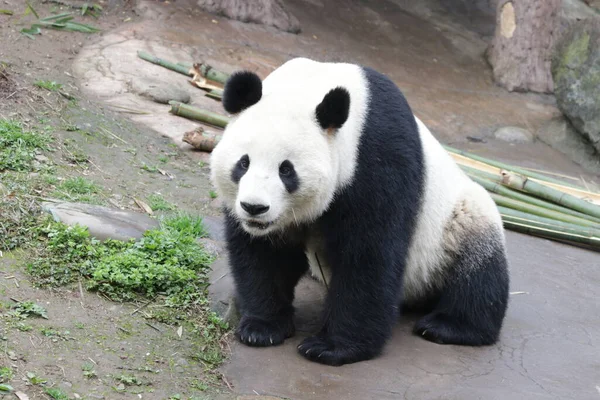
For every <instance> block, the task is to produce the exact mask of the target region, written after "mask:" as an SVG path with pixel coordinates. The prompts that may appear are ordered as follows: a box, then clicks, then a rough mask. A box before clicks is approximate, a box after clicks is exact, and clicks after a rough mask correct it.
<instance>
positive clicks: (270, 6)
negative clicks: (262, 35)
mask: <svg viewBox="0 0 600 400" xmlns="http://www.w3.org/2000/svg"><path fill="white" fill-rule="evenodd" d="M197 4H198V6H199V7H200V8H202V9H203V10H205V11H208V12H210V13H214V14H218V15H223V16H225V17H227V18H230V19H235V20H238V21H242V22H251V23H255V24H263V25H270V26H274V27H275V28H277V29H280V30H282V31H285V32H291V33H300V31H301V29H300V22H299V21H298V19H297V18H296V17H295V16H294V15H293V14H291V13H289V12H288V11H287V10H286V8H285V5H284V4H283V2H282V1H281V0H254V1H244V0H198V2H197Z"/></svg>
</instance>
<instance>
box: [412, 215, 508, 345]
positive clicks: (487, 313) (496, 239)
mask: <svg viewBox="0 0 600 400" xmlns="http://www.w3.org/2000/svg"><path fill="white" fill-rule="evenodd" d="M461 242H462V243H461V244H460V246H459V248H458V249H457V250H458V251H457V252H456V254H455V256H454V261H453V263H452V264H451V267H450V268H449V269H448V271H447V272H448V273H447V275H446V279H445V280H444V284H443V287H442V290H441V293H440V297H439V301H438V302H437V304H436V305H435V306H434V308H433V311H431V312H430V313H429V314H427V315H426V316H424V317H423V318H421V319H420V320H418V321H417V323H416V324H415V326H414V330H413V332H414V333H415V334H416V335H419V336H422V337H423V338H424V339H426V340H429V341H431V342H435V343H439V344H457V345H468V346H483V345H491V344H494V343H495V342H496V341H497V339H498V336H499V334H500V330H501V327H502V322H503V320H504V316H505V313H506V308H507V303H508V290H509V277H508V263H507V260H506V255H505V251H504V242H503V237H502V232H501V231H500V228H499V227H497V226H494V225H491V226H489V227H488V229H486V230H479V233H477V234H473V235H469V236H468V239H464V240H462V241H461Z"/></svg>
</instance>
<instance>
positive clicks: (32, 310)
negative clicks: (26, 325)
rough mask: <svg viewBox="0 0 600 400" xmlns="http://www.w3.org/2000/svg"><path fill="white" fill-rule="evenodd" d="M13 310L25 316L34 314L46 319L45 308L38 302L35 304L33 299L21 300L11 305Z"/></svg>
mask: <svg viewBox="0 0 600 400" xmlns="http://www.w3.org/2000/svg"><path fill="white" fill-rule="evenodd" d="M13 310H14V311H16V312H18V313H19V314H21V315H23V316H25V317H29V316H35V317H42V318H45V319H48V314H47V312H46V309H45V308H44V307H42V306H40V305H38V304H35V303H34V302H33V301H22V302H20V303H17V304H15V305H14V306H13Z"/></svg>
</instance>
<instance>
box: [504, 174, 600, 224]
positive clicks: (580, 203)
mask: <svg viewBox="0 0 600 400" xmlns="http://www.w3.org/2000/svg"><path fill="white" fill-rule="evenodd" d="M502 183H503V184H504V185H506V186H509V187H511V188H513V189H517V190H522V191H525V192H528V193H531V194H534V195H536V196H537V197H541V198H543V199H546V200H549V201H552V202H554V203H556V204H560V205H562V206H565V207H568V208H570V209H572V210H577V211H579V212H582V213H584V214H587V215H591V216H593V217H596V218H600V206H598V205H596V204H593V203H590V202H587V201H585V200H582V199H579V198H577V197H575V196H572V195H570V194H568V193H563V192H561V191H559V190H556V189H554V188H551V187H549V186H545V185H543V184H541V183H539V182H535V181H532V180H529V179H527V178H523V177H522V176H519V175H516V174H513V173H510V172H508V171H503V172H502Z"/></svg>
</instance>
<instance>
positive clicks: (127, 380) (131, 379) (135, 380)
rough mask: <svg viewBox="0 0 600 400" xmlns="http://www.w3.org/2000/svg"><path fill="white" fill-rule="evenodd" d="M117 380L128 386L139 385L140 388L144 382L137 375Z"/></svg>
mask: <svg viewBox="0 0 600 400" xmlns="http://www.w3.org/2000/svg"><path fill="white" fill-rule="evenodd" d="M117 380H118V381H119V382H121V383H124V384H125V385H127V386H131V385H137V386H140V385H141V384H142V382H141V381H140V380H139V379H138V378H137V377H136V376H135V375H125V374H123V375H121V376H119V377H118V378H117Z"/></svg>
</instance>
